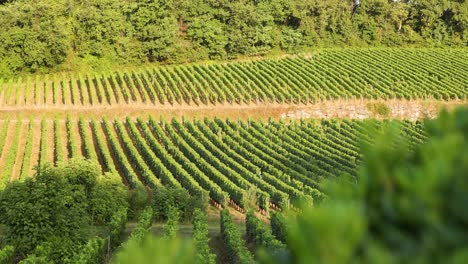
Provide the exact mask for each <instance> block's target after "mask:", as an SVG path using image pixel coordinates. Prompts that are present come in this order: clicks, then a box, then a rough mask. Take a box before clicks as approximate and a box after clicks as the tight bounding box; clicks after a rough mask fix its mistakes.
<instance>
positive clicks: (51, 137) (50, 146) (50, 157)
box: [46, 120, 55, 164]
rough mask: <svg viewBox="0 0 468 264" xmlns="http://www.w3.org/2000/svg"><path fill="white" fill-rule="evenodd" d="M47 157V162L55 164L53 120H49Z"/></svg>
mask: <svg viewBox="0 0 468 264" xmlns="http://www.w3.org/2000/svg"><path fill="white" fill-rule="evenodd" d="M46 124H47V125H46V126H47V135H46V136H47V145H46V146H47V153H46V154H47V156H46V161H47V162H50V163H52V164H53V163H54V148H55V143H54V122H53V121H52V120H47V123H46Z"/></svg>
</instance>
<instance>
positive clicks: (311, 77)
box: [0, 48, 468, 106]
mask: <svg viewBox="0 0 468 264" xmlns="http://www.w3.org/2000/svg"><path fill="white" fill-rule="evenodd" d="M396 65H397V66H396ZM467 68H468V53H467V52H466V50H465V49H390V48H384V49H382V48H379V49H342V50H324V51H321V52H318V53H316V54H313V55H308V56H298V57H288V58H281V59H263V60H254V61H248V62H232V63H225V64H220V63H212V64H193V65H180V66H162V67H155V68H148V67H146V68H139V69H134V70H118V71H115V72H107V73H84V74H72V75H66V74H55V75H52V76H50V75H45V76H36V77H35V78H32V77H27V78H24V79H22V78H19V79H17V80H0V105H3V106H18V105H20V106H41V105H42V106H50V105H75V106H83V105H88V106H91V105H92V106H96V105H115V104H134V103H141V104H150V105H158V104H197V105H198V104H208V103H252V102H279V103H310V102H316V101H321V100H331V99H337V98H340V99H361V98H366V99H377V98H378V99H390V98H399V99H408V100H411V99H438V100H453V99H463V100H464V99H466V95H467V88H468V87H467V84H466V80H467V79H468V71H466V69H467Z"/></svg>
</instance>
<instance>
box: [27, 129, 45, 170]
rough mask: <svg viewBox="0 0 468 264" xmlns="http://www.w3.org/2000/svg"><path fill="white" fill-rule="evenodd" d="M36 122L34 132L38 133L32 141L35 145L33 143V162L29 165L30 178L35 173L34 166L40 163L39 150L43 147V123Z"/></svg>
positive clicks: (34, 134)
mask: <svg viewBox="0 0 468 264" xmlns="http://www.w3.org/2000/svg"><path fill="white" fill-rule="evenodd" d="M33 122H34V128H33V129H34V131H36V133H33V137H32V140H33V143H32V150H31V161H30V164H29V170H28V171H29V172H28V176H32V175H33V174H34V172H35V170H34V166H36V165H37V163H38V161H39V152H40V151H39V150H40V147H41V134H42V133H41V122H40V121H33Z"/></svg>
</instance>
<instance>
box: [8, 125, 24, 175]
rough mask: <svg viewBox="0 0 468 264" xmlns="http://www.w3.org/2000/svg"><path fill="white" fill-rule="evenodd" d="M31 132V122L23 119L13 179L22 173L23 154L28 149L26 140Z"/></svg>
mask: <svg viewBox="0 0 468 264" xmlns="http://www.w3.org/2000/svg"><path fill="white" fill-rule="evenodd" d="M28 134H29V122H26V121H23V122H22V123H21V130H20V134H19V141H18V151H17V152H16V160H15V164H14V165H13V170H12V171H11V178H10V179H11V180H15V179H18V178H19V176H20V173H21V166H22V164H23V156H24V152H25V150H26V141H27V140H28Z"/></svg>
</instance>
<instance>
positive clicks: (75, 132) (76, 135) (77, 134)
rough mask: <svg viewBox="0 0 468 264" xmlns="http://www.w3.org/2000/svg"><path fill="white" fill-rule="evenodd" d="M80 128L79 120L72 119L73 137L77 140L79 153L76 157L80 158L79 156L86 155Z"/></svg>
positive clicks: (76, 144)
mask: <svg viewBox="0 0 468 264" xmlns="http://www.w3.org/2000/svg"><path fill="white" fill-rule="evenodd" d="M80 135H81V134H80V129H79V127H78V120H76V119H72V131H71V136H72V137H73V140H74V142H75V146H76V150H77V151H78V153H77V155H78V156H77V157H76V158H79V157H84V153H83V142H82V140H81V136H80Z"/></svg>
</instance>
